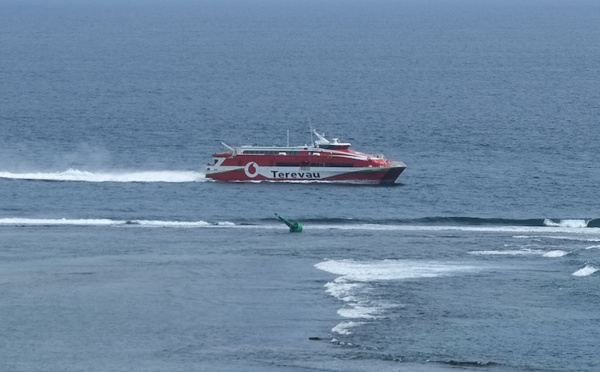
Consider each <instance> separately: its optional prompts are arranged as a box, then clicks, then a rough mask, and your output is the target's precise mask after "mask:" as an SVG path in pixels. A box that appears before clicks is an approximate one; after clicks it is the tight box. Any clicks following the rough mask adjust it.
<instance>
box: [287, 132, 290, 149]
mask: <svg viewBox="0 0 600 372" xmlns="http://www.w3.org/2000/svg"><path fill="white" fill-rule="evenodd" d="M287 147H290V130H289V129H288V130H287Z"/></svg>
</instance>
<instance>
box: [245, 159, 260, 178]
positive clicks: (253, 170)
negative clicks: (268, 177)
mask: <svg viewBox="0 0 600 372" xmlns="http://www.w3.org/2000/svg"><path fill="white" fill-rule="evenodd" d="M259 170H260V169H259V167H258V164H256V163H255V162H253V161H251V162H250V163H248V164H246V167H244V173H246V176H248V177H250V178H254V177H256V176H258V172H259Z"/></svg>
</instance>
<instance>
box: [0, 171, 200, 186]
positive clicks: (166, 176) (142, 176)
mask: <svg viewBox="0 0 600 372" xmlns="http://www.w3.org/2000/svg"><path fill="white" fill-rule="evenodd" d="M0 178H5V179H14V180H30V181H78V182H172V183H181V182H204V181H206V180H207V179H206V177H205V175H204V174H203V173H200V172H191V171H135V172H132V171H114V172H89V171H83V170H78V169H68V170H66V171H63V172H30V173H13V172H0Z"/></svg>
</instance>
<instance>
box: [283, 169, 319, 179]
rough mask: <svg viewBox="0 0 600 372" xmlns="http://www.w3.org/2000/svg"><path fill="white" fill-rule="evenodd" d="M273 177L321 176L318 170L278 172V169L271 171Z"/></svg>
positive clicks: (311, 177) (307, 177)
mask: <svg viewBox="0 0 600 372" xmlns="http://www.w3.org/2000/svg"><path fill="white" fill-rule="evenodd" d="M271 174H272V175H273V178H282V179H300V180H306V179H311V180H312V179H319V178H321V174H320V173H319V172H279V171H271Z"/></svg>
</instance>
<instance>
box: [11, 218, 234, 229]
mask: <svg viewBox="0 0 600 372" xmlns="http://www.w3.org/2000/svg"><path fill="white" fill-rule="evenodd" d="M0 226H147V227H190V228H191V227H230V226H238V225H237V224H235V223H233V222H229V221H219V222H212V223H211V222H206V221H155V220H112V219H104V218H96V219H94V218H91V219H85V218H83V219H68V218H0Z"/></svg>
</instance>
